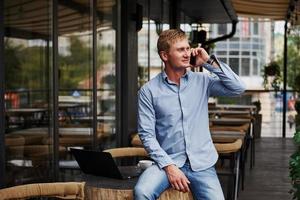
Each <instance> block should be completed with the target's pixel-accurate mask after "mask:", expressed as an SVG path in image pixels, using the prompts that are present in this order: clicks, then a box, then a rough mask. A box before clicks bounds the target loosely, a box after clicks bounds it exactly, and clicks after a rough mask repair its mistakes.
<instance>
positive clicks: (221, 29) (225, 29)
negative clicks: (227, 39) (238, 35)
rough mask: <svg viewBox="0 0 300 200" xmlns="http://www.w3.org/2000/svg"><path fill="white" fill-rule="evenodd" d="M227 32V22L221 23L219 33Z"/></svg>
mask: <svg viewBox="0 0 300 200" xmlns="http://www.w3.org/2000/svg"><path fill="white" fill-rule="evenodd" d="M226 33H227V24H219V25H218V34H219V35H224V34H226Z"/></svg>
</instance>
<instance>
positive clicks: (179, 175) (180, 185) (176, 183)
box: [163, 165, 190, 192]
mask: <svg viewBox="0 0 300 200" xmlns="http://www.w3.org/2000/svg"><path fill="white" fill-rule="evenodd" d="M163 169H164V170H165V171H166V173H167V176H168V179H169V182H170V184H171V186H172V187H173V188H174V189H175V190H178V191H181V192H189V191H190V188H189V184H190V181H189V180H188V179H187V177H186V176H185V175H184V173H183V172H182V171H181V170H180V169H179V168H178V167H177V166H176V165H168V166H166V167H164V168H163Z"/></svg>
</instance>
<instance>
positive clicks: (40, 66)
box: [4, 0, 53, 186]
mask: <svg viewBox="0 0 300 200" xmlns="http://www.w3.org/2000/svg"><path fill="white" fill-rule="evenodd" d="M51 2H52V1H47V0H45V1H37V0H36V1H28V2H26V3H25V2H22V1H9V0H5V1H4V11H5V13H4V15H5V21H4V24H5V27H6V29H5V33H4V34H5V38H4V57H5V61H4V65H5V120H6V121H5V159H6V163H5V165H6V166H5V167H6V174H5V184H6V186H12V185H18V184H26V183H32V182H37V181H39V182H47V181H50V180H52V177H53V170H52V168H51V166H52V164H53V163H52V160H53V157H52V155H53V154H52V151H51V149H52V148H53V146H52V142H50V141H51V139H52V138H53V135H52V132H50V131H49V130H50V129H49V126H50V124H49V121H50V117H51V116H50V113H51V112H50V111H51V110H49V108H50V106H49V105H50V104H51V102H50V94H51V92H52V85H51V84H50V81H51V78H50V77H51V75H50V73H49V72H50V71H51V70H52V64H51V60H52V56H51V53H50V52H51V41H50V38H51V33H52V32H51V23H50V22H51V10H52V7H51V6H52V5H51ZM33 20H35V23H33Z"/></svg>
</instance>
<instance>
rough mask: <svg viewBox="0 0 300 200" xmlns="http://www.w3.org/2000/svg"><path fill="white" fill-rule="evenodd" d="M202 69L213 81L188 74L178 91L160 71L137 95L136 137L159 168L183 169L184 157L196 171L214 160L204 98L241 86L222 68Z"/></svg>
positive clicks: (227, 93)
mask: <svg viewBox="0 0 300 200" xmlns="http://www.w3.org/2000/svg"><path fill="white" fill-rule="evenodd" d="M202 66H203V67H204V68H206V69H207V70H208V71H210V72H213V73H214V74H215V75H217V76H212V75H210V74H207V73H196V72H192V71H187V72H186V73H185V75H183V76H182V77H181V79H180V85H179V86H178V85H176V84H175V83H174V82H172V81H170V80H169V79H168V76H167V74H166V73H165V72H161V73H160V74H158V75H157V76H156V77H155V78H153V79H152V80H150V81H149V82H148V83H146V84H145V85H144V86H143V87H142V88H141V89H140V91H139V103H138V106H139V107H138V133H139V136H140V138H141V141H142V143H143V145H144V147H145V149H146V151H147V152H148V154H149V156H150V157H151V158H152V159H153V160H154V161H155V162H156V163H157V165H158V166H159V167H160V168H163V167H165V166H167V165H171V164H175V165H176V166H178V167H182V166H183V165H184V163H185V162H186V160H187V158H188V159H189V161H190V165H191V168H192V170H194V171H198V170H204V169H207V168H209V167H211V166H213V165H214V164H215V163H216V161H217V159H218V153H217V151H216V149H215V147H214V144H213V141H212V138H211V134H210V131H209V119H208V98H209V96H236V95H239V94H241V93H243V92H244V90H245V85H244V83H243V82H242V81H241V80H240V78H239V77H238V76H237V75H236V74H235V73H234V72H233V71H232V70H231V69H230V67H229V66H228V65H226V64H225V63H221V62H220V68H216V67H213V66H211V65H209V64H203V65H202Z"/></svg>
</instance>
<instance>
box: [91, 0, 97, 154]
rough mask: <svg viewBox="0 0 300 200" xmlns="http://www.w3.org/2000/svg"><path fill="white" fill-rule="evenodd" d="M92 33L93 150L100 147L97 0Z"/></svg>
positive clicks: (94, 3) (94, 5) (94, 7)
mask: <svg viewBox="0 0 300 200" xmlns="http://www.w3.org/2000/svg"><path fill="white" fill-rule="evenodd" d="M92 8H93V9H92V11H93V12H92V22H93V23H92V33H93V39H92V40H93V51H92V52H93V53H92V58H93V106H92V107H93V109H92V110H93V120H92V127H93V148H94V149H96V148H97V146H98V142H97V27H96V26H97V10H96V9H97V0H93V5H92Z"/></svg>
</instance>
